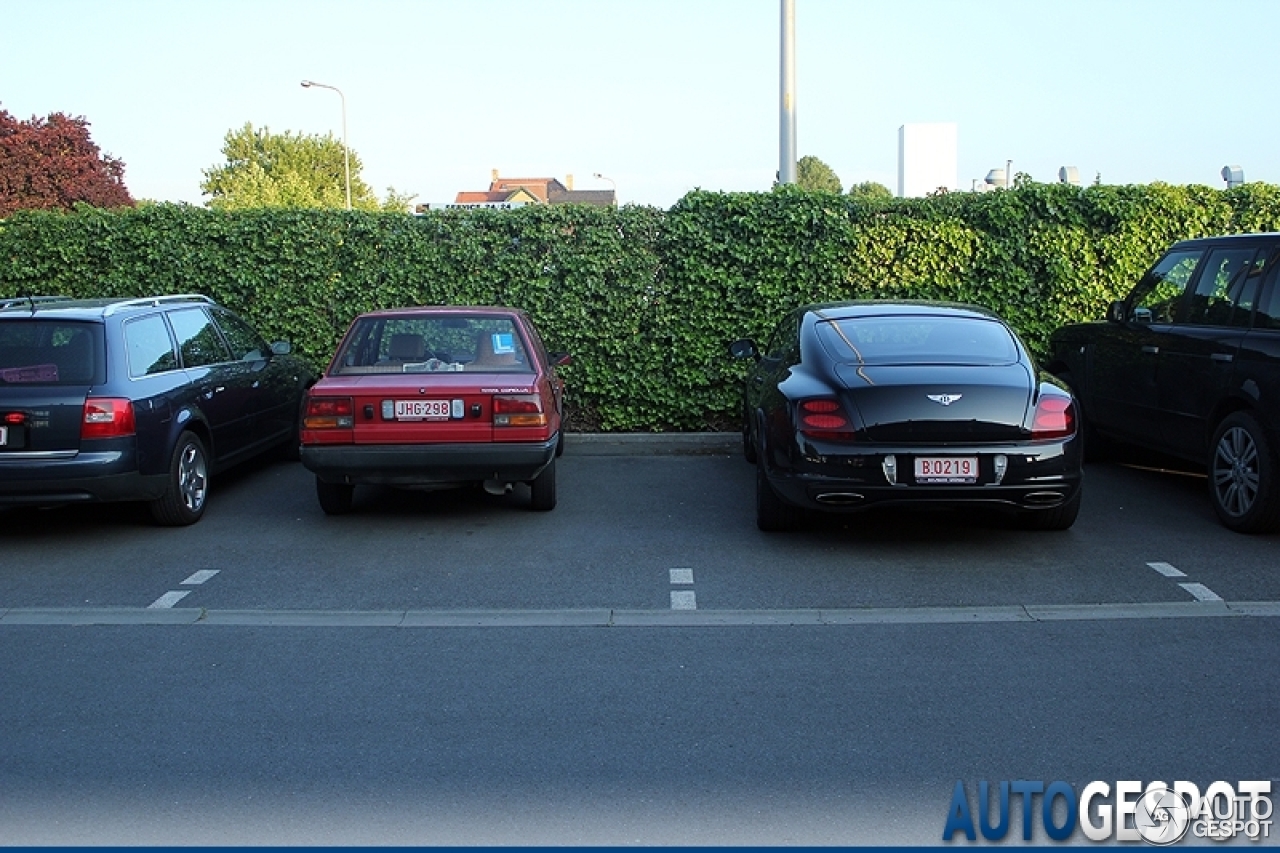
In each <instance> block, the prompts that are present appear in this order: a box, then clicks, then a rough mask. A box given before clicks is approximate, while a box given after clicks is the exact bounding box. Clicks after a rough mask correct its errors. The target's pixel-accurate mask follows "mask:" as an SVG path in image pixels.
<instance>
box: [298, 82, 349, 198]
mask: <svg viewBox="0 0 1280 853" xmlns="http://www.w3.org/2000/svg"><path fill="white" fill-rule="evenodd" d="M312 86H315V87H316V88H317V89H331V90H333V91H334V92H337V93H338V97H339V98H340V99H341V101H342V163H343V166H344V167H345V169H346V172H347V210H350V209H351V146H350V145H348V144H347V96H346V95H344V94H342V90H341V89H339V88H338V87H337V86H328V85H325V84H324V83H317V82H315V81H314V80H303V81H302V88H304V89H310V88H311V87H312Z"/></svg>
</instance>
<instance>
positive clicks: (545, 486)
mask: <svg viewBox="0 0 1280 853" xmlns="http://www.w3.org/2000/svg"><path fill="white" fill-rule="evenodd" d="M529 508H530V509H532V510H535V511H537V512H548V511H550V510H553V509H555V508H556V461H555V460H554V459H552V460H551V462H550V463H549V464H548V465H547V467H546V468H543V469H542V473H541V474H539V475H538V476H537V477H535V478H533V479H532V480H530V481H529Z"/></svg>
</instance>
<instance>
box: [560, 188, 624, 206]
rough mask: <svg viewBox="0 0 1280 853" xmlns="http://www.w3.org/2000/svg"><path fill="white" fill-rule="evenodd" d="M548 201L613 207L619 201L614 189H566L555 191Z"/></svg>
mask: <svg viewBox="0 0 1280 853" xmlns="http://www.w3.org/2000/svg"><path fill="white" fill-rule="evenodd" d="M547 201H548V202H550V203H551V204H592V205H595V206H597V207H613V206H614V205H616V204H617V203H618V199H617V194H616V193H615V192H614V191H613V190H565V191H564V192H561V193H553V194H552V195H551V197H550V198H548V199H547Z"/></svg>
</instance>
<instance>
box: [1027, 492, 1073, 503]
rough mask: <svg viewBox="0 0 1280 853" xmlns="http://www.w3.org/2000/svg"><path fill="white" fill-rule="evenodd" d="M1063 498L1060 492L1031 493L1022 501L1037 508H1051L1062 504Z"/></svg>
mask: <svg viewBox="0 0 1280 853" xmlns="http://www.w3.org/2000/svg"><path fill="white" fill-rule="evenodd" d="M1063 497H1064V496H1063V494H1062V492H1032V493H1031V494H1029V495H1027V496H1026V497H1024V498H1023V500H1024V501H1026V502H1027V503H1029V504H1036V505H1037V506H1051V505H1053V504H1060V503H1062V500H1063Z"/></svg>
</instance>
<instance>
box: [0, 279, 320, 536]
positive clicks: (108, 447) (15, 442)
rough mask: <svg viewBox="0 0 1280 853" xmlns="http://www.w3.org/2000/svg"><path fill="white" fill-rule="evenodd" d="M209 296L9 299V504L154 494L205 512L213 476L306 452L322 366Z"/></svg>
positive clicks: (3, 376)
mask: <svg viewBox="0 0 1280 853" xmlns="http://www.w3.org/2000/svg"><path fill="white" fill-rule="evenodd" d="M289 350H290V347H289V344H287V343H284V342H279V343H275V344H270V345H268V344H267V343H266V342H265V340H264V339H263V338H262V337H261V336H260V335H259V334H258V333H257V332H256V331H254V330H253V328H252V327H251V326H249V324H248V323H246V322H245V321H244V320H242V319H241V318H240V317H238V316H236V315H235V314H233V313H232V312H231V311H228V310H227V309H226V308H222V307H220V306H218V305H216V304H214V302H213V301H212V300H210V299H208V298H207V297H204V296H199V295H188V296H159V297H151V298H146V299H92V300H71V299H65V298H61V297H34V298H22V299H6V300H2V301H0V506H13V505H21V504H26V505H35V506H53V505H58V504H66V503H74V502H79V501H147V502H149V504H150V509H151V514H152V516H153V517H154V518H155V520H156V521H157V522H159V523H160V524H165V525H183V524H191V523H192V522H195V521H198V520H199V518H200V516H201V515H202V514H203V512H204V507H205V499H206V498H207V496H208V488H209V475H210V474H211V473H215V472H217V471H218V470H221V469H224V468H226V467H228V466H230V465H233V464H235V463H237V462H240V461H242V460H245V459H247V458H249V457H250V456H253V455H255V454H257V453H260V452H262V451H265V450H268V449H271V448H275V447H279V448H282V449H283V450H284V451H285V452H286V453H289V454H293V455H295V458H296V451H297V447H298V416H299V412H300V411H301V409H300V406H301V401H302V397H303V394H304V392H305V391H306V389H307V388H308V387H310V385H311V384H312V383H313V382H314V381H315V378H316V374H315V371H314V370H313V369H312V368H311V367H310V366H309V365H308V364H306V363H305V362H304V361H303V360H302V359H300V358H298V357H296V356H293V355H290V354H289Z"/></svg>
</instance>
